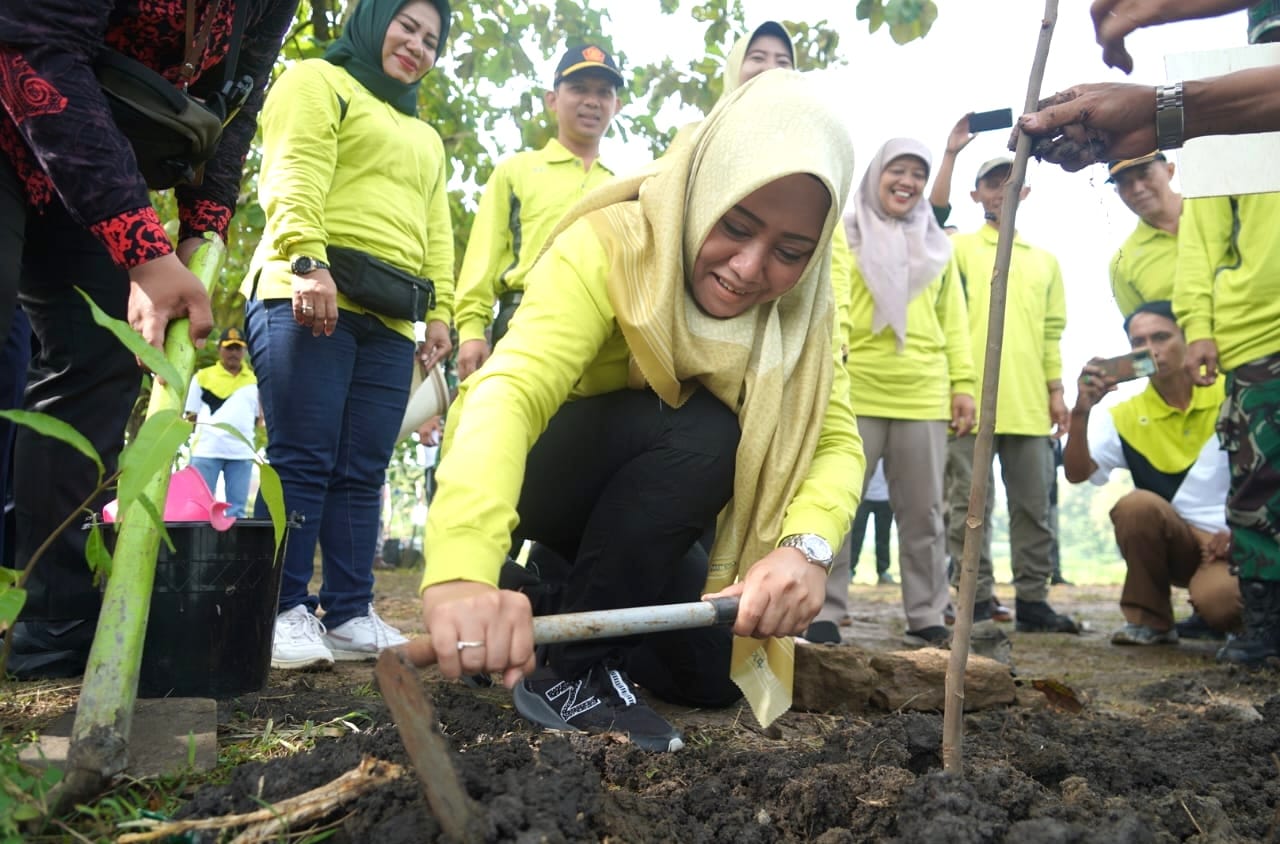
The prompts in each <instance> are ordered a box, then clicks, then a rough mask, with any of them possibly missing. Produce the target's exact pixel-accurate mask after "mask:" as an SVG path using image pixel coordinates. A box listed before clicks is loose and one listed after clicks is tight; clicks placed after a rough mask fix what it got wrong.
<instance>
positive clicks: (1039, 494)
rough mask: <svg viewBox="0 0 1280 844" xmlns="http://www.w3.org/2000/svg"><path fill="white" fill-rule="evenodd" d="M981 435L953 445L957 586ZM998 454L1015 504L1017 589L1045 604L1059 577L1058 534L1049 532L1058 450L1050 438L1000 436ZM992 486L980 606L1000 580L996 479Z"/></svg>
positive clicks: (950, 496) (951, 540)
mask: <svg viewBox="0 0 1280 844" xmlns="http://www.w3.org/2000/svg"><path fill="white" fill-rule="evenodd" d="M976 442H977V437H976V436H974V435H973V434H969V435H967V436H963V437H953V438H952V439H951V441H950V442H949V443H947V470H946V473H947V500H948V503H949V505H950V508H951V512H950V515H949V516H948V520H947V521H948V523H947V540H948V541H947V544H948V551H949V552H950V554H951V557H952V559H954V560H955V569H954V571H953V572H952V576H951V577H952V579H951V583H952V585H953V586H959V584H960V558H961V556H962V555H963V553H964V530H965V528H964V520H965V517H966V516H967V515H968V512H969V486H970V484H971V483H972V481H973V447H974V444H975V443H976ZM994 454H995V455H998V456H999V457H1000V475H1001V478H1002V479H1003V480H1004V490H1005V497H1006V498H1007V499H1008V503H1009V553H1010V556H1011V557H1012V559H1011V560H1010V563H1011V565H1012V568H1013V585H1014V589H1015V591H1016V592H1017V597H1018V598H1019V599H1020V600H1023V601H1043V600H1045V599H1046V598H1047V597H1048V596H1049V577H1050V576H1051V575H1052V574H1053V560H1052V558H1051V557H1050V552H1051V550H1052V548H1053V532H1052V530H1051V529H1050V528H1049V484H1050V483H1051V482H1052V481H1053V472H1054V468H1053V447H1052V445H1050V443H1049V438H1048V437H1047V436H1043V437H1034V436H1022V435H1020V434H997V435H996V438H995V449H994ZM991 481H992V482H991V483H988V484H987V502H986V509H985V511H984V515H983V531H982V550H981V552H980V553H979V555H978V591H977V592H976V593H975V595H974V600H975V601H976V602H977V603H982V602H983V601H989V600H991V595H992V592H993V591H994V588H995V576H994V573H993V570H992V565H991V511H992V510H994V509H995V504H996V487H995V483H994V481H995V479H994V478H992V479H991Z"/></svg>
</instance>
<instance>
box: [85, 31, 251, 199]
mask: <svg viewBox="0 0 1280 844" xmlns="http://www.w3.org/2000/svg"><path fill="white" fill-rule="evenodd" d="M94 72H95V73H96V75H97V77H98V84H99V85H101V86H102V93H103V94H105V95H106V98H107V104H108V105H109V106H110V108H111V117H112V118H113V119H114V120H115V124H116V126H118V127H119V129H120V132H121V133H122V134H123V135H124V136H125V137H126V138H127V139H128V140H129V145H130V146H132V147H133V155H134V158H136V159H137V160H138V169H139V171H140V172H141V173H142V178H143V179H145V180H146V182H147V187H149V188H151V189H152V190H165V189H166V188H171V187H173V186H175V185H180V184H199V173H200V169H201V167H202V166H203V165H204V163H205V162H206V161H208V160H209V159H210V158H212V157H213V153H214V151H215V150H216V149H217V148H218V139H219V138H221V137H222V126H223V121H224V120H226V119H227V114H226V111H225V110H223V106H224V103H223V101H222V100H221V98H220V97H219V98H214V100H213V102H211V103H210V104H211V105H213V109H211V108H210V107H209V106H207V105H206V104H205V103H204V102H201V101H200V100H197V99H196V98H194V97H191V96H189V95H188V94H186V93H184V92H182V91H180V90H178V89H177V88H176V87H175V86H174V84H173V83H172V82H170V81H169V80H168V79H165V78H164V77H163V76H161V75H160V74H159V73H156V72H155V71H154V70H152V69H151V68H149V67H147V66H146V65H144V64H142V63H141V62H137V61H134V60H133V59H131V58H129V57H128V56H124V55H121V54H120V53H117V52H116V51H115V50H103V51H102V53H101V54H100V55H99V56H98V59H97V61H96V62H95V65H94ZM246 93H247V92H246ZM215 109H216V110H215Z"/></svg>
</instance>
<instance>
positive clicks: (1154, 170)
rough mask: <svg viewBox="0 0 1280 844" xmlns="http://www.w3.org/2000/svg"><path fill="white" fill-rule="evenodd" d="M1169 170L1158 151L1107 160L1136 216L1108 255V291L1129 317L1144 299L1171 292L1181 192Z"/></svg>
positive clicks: (1118, 188) (1123, 198) (1152, 299)
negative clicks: (1172, 182)
mask: <svg viewBox="0 0 1280 844" xmlns="http://www.w3.org/2000/svg"><path fill="white" fill-rule="evenodd" d="M1173 169H1174V168H1173V164H1172V163H1171V162H1169V161H1168V160H1166V159H1165V157H1164V153H1162V152H1158V151H1157V152H1153V153H1150V154H1148V155H1143V156H1140V157H1138V158H1128V159H1123V160H1121V161H1112V162H1111V163H1110V164H1108V165H1107V170H1108V172H1109V173H1110V174H1111V175H1110V177H1109V178H1108V179H1107V181H1108V182H1111V183H1113V184H1114V185H1115V186H1116V193H1117V194H1119V196H1120V200H1121V201H1122V202H1124V204H1125V206H1126V207H1127V208H1128V209H1129V210H1130V211H1132V212H1133V213H1135V214H1137V215H1138V225H1137V227H1136V228H1135V229H1134V230H1133V233H1132V234H1130V235H1129V237H1128V238H1126V239H1125V242H1124V243H1123V244H1122V245H1121V246H1120V248H1119V249H1117V250H1116V254H1115V255H1114V256H1113V257H1112V258H1111V294H1112V295H1113V296H1115V299H1116V307H1118V308H1119V309H1120V315H1121V316H1124V317H1128V316H1129V315H1130V314H1132V313H1133V312H1134V310H1136V309H1137V307H1138V306H1139V305H1141V304H1142V303H1143V302H1157V301H1162V300H1167V299H1169V298H1171V297H1172V296H1173V279H1174V276H1175V275H1176V273H1177V268H1178V218H1179V217H1180V216H1181V215H1182V195H1181V194H1179V193H1178V192H1177V191H1175V190H1174V189H1173V188H1172V187H1171V186H1170V184H1169V180H1170V179H1172V178H1173Z"/></svg>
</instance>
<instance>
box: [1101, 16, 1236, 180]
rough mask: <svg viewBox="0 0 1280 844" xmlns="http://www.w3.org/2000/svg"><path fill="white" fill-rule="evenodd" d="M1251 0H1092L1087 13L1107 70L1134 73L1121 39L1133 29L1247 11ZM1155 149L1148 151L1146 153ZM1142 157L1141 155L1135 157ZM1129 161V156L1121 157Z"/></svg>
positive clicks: (1130, 58) (1150, 148)
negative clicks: (1118, 69)
mask: <svg viewBox="0 0 1280 844" xmlns="http://www.w3.org/2000/svg"><path fill="white" fill-rule="evenodd" d="M1252 2H1253V0H1095V2H1094V4H1093V6H1092V7H1090V9H1089V14H1090V15H1091V16H1092V17H1093V31H1094V34H1095V35H1096V36H1097V39H1098V44H1100V45H1101V46H1102V60H1103V61H1104V62H1106V63H1107V67H1118V68H1120V69H1121V70H1123V71H1124V72H1125V73H1132V72H1133V57H1132V56H1130V55H1129V51H1128V50H1126V49H1125V46H1124V39H1125V37H1126V36H1127V35H1128V34H1129V33H1131V32H1133V31H1134V30H1135V29H1141V28H1142V27H1144V26H1153V25H1155V24H1161V23H1172V22H1173V21H1184V20H1191V19H1193V18H1212V17H1217V16H1218V15H1225V14H1226V13H1227V12H1233V11H1235V10H1237V9H1244V8H1247V7H1248V6H1249V5H1250V4H1251V3H1252ZM1153 149H1155V147H1154V146H1152V147H1149V148H1148V150H1147V151H1148V152H1150V151H1151V150H1153ZM1138 154H1139V155H1142V154H1143V153H1138ZM1123 157H1125V158H1129V157H1130V156H1123Z"/></svg>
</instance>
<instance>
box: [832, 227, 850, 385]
mask: <svg viewBox="0 0 1280 844" xmlns="http://www.w3.org/2000/svg"><path fill="white" fill-rule="evenodd" d="M853 267H854V260H853V253H852V252H850V251H849V239H848V238H847V237H846V236H845V233H844V222H843V221H838V222H837V223H836V231H835V234H834V235H833V236H832V238H831V288H832V292H833V293H834V294H835V297H836V328H835V331H836V335H835V336H836V347H837V348H838V349H844V350H845V351H846V352H847V351H848V349H849V343H850V336H851V335H852V334H853V315H852V313H851V310H852V309H853V289H852V285H853ZM841 368H842V369H843V368H844V367H843V361H841Z"/></svg>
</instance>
